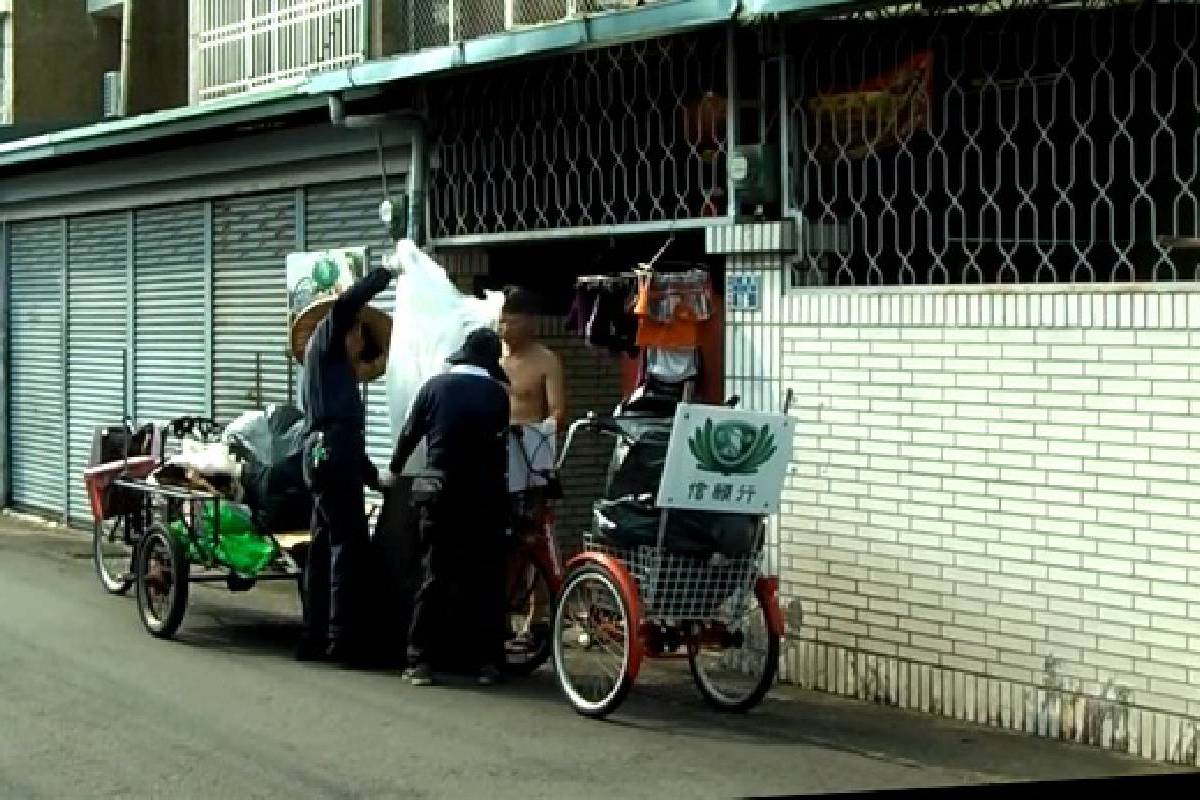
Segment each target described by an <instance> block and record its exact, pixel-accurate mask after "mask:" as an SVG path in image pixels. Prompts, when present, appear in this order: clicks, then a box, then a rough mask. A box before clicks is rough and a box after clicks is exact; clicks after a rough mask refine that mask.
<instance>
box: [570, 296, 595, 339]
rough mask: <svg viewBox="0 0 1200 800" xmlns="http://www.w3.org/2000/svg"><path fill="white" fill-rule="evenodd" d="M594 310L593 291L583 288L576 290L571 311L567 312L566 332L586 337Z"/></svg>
mask: <svg viewBox="0 0 1200 800" xmlns="http://www.w3.org/2000/svg"><path fill="white" fill-rule="evenodd" d="M595 310H596V292H595V290H594V289H591V288H589V287H584V286H581V287H579V288H578V289H576V290H575V299H574V301H572V302H571V310H570V311H569V312H567V332H568V333H574V334H579V335H583V336H586V335H587V328H588V323H589V322H591V321H592V312H594V311H595Z"/></svg>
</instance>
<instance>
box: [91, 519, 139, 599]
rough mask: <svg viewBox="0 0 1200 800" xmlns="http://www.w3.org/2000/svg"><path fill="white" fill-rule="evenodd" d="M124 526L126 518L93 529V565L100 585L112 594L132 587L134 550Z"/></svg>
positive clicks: (105, 521)
mask: <svg viewBox="0 0 1200 800" xmlns="http://www.w3.org/2000/svg"><path fill="white" fill-rule="evenodd" d="M125 526H126V517H125V516H123V515H122V516H117V517H113V518H112V519H105V520H99V521H97V522H96V523H95V524H94V525H93V526H92V563H93V565H94V566H95V567H96V577H97V578H99V579H100V585H101V586H103V587H104V591H106V592H108V593H109V594H116V595H121V594H125V593H126V592H128V591H129V587H131V586H133V568H134V565H133V555H134V548H133V546H132V545H131V544H130V543H129V541H130V539H129V536H128V532H127V531H126V530H125Z"/></svg>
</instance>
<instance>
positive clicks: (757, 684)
mask: <svg viewBox="0 0 1200 800" xmlns="http://www.w3.org/2000/svg"><path fill="white" fill-rule="evenodd" d="M728 630H729V633H728V634H727V635H728V636H729V638H730V639H731V641H729V642H726V643H723V644H725V645H727V646H716V645H713V646H705V645H703V644H701V642H700V641H697V640H693V641H691V642H689V643H688V666H689V667H691V670H692V679H693V680H695V682H696V688H697V689H698V690H699V691H700V695H701V696H702V697H703V698H704V701H705V702H706V703H708V705H709V706H711V707H712V708H714V709H716V710H717V711H725V712H730V713H743V712H746V711H749V710H750V709H752V708H754V707H755V706H757V705H758V704H759V703H761V702H762V701H763V698H764V697H766V696H767V692H768V691H769V690H770V688H771V685H772V684H773V683H774V682H775V674H776V672H777V671H778V670H779V637H778V636H776V635H775V634H773V633H771V627H770V624H769V621H768V619H767V612H766V609H764V608H763V607H762V605H761V604H760V603H759V602H758V599H757V598H756V597H754V596H753V595H751V598H750V600H749V602H748V604H747V606H746V608H745V609H744V610H743V613H742V615H741V616H740V619H738V620H737V621H736V622H735V623H734V624H733V625H731V626H729V628H728Z"/></svg>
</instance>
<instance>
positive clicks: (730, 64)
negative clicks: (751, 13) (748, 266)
mask: <svg viewBox="0 0 1200 800" xmlns="http://www.w3.org/2000/svg"><path fill="white" fill-rule="evenodd" d="M737 81H738V71H737V27H736V26H735V25H733V24H732V23H731V24H730V25H729V26H728V27H726V28H725V83H726V84H727V85H726V89H725V94H726V98H725V192H726V195H725V215H726V216H727V217H728V218H729V221H730V222H733V221H734V220H736V219H737V213H738V204H737V194H736V192H735V190H734V182H733V172H732V170H730V169H729V160H730V158H731V157H732V156H733V151H734V148H735V147H737V141H738V132H737V123H738V85H737Z"/></svg>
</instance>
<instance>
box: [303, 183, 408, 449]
mask: <svg viewBox="0 0 1200 800" xmlns="http://www.w3.org/2000/svg"><path fill="white" fill-rule="evenodd" d="M382 199H383V194H382V190H381V188H380V183H379V181H378V180H369V181H352V182H347V183H335V184H328V185H325V186H314V187H310V188H309V189H307V190H306V193H305V203H304V206H305V214H304V220H305V237H304V238H305V243H304V249H305V250H328V249H332V248H338V247H367V248H369V250H368V264H369V268H374V267H381V266H383V256H384V253H386V252H387V251H388V250H389V249H390V247H391V245H390V244H389V242H388V237H387V231H386V230H385V229H384V227H383V223H382V222H380V221H379V202H380V201H381V200H382ZM373 305H375V306H378V307H379V308H381V309H383V310H384V311H386V312H387V313H389V314H391V313H392V309H393V308H394V306H395V291H394V288H393V287H391V286H389V287H388V289H387V290H386V291H384V292H383V293H382V294H380V295H379V296H378V297H377V298H375V302H374V303H373ZM394 443H395V442H394V441H393V439H392V431H391V424H390V422H389V420H388V410H387V383H386V381H385V380H384V379H380V380H378V381H376V382H375V383H372V384H371V385H370V386H368V388H367V450H368V452H369V453H370V455H371V458H372V459H374V461H375V463H376V465H378V466H380V467H382V466H384V465H386V464H387V461H388V459H389V458H390V457H391V454H392V447H393V445H394Z"/></svg>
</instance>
